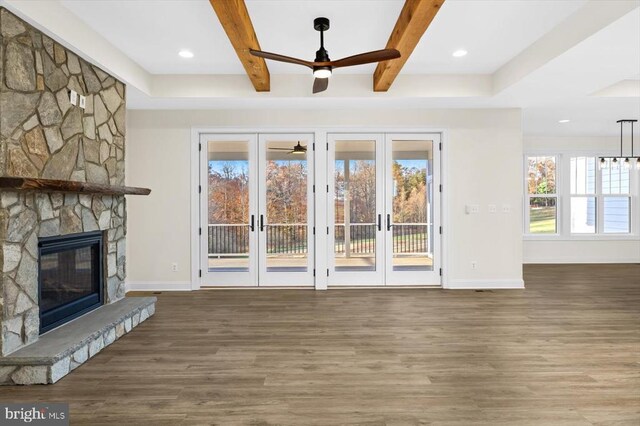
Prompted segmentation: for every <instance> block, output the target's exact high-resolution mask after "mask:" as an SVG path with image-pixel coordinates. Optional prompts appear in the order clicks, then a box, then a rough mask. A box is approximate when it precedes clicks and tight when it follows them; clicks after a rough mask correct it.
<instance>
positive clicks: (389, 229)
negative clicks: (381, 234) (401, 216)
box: [387, 214, 393, 231]
mask: <svg viewBox="0 0 640 426" xmlns="http://www.w3.org/2000/svg"><path fill="white" fill-rule="evenodd" d="M392 226H393V225H392V224H391V215H390V214H388V215H387V231H391V227H392Z"/></svg>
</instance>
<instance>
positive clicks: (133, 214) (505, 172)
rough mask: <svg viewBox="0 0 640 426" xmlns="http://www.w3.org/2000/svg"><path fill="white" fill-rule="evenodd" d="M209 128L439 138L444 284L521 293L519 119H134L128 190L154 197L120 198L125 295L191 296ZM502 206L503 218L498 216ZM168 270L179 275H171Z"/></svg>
mask: <svg viewBox="0 0 640 426" xmlns="http://www.w3.org/2000/svg"><path fill="white" fill-rule="evenodd" d="M211 126H227V127H235V128H244V127H247V128H259V127H287V128H288V127H306V128H314V127H323V128H325V129H331V128H333V129H336V130H339V127H342V128H345V127H347V126H348V127H354V128H355V127H360V128H362V127H367V128H371V131H374V130H375V129H382V128H385V127H386V128H390V127H393V128H396V129H397V128H403V127H407V128H409V127H413V128H416V127H420V128H434V129H436V128H437V129H446V132H447V133H446V138H447V139H446V141H445V143H446V144H448V148H447V149H448V159H447V164H446V165H445V167H447V169H448V177H449V179H448V181H445V185H446V190H447V192H448V197H449V201H448V208H449V213H448V225H447V227H446V228H445V233H448V238H449V247H450V250H449V251H448V254H449V258H448V263H447V264H445V268H447V270H446V274H447V279H448V281H449V285H450V287H483V286H484V287H487V286H488V287H509V286H511V287H517V286H521V285H522V196H523V195H522V184H521V182H522V161H521V159H522V153H523V151H522V125H521V112H520V110H517V109H501V110H486V109H484V110H416V109H411V110H399V109H386V110H361V111H358V110H273V109H271V110H213V111H211V110H207V111H203V110H197V111H167V110H154V111H152V110H133V111H129V113H128V129H127V153H126V159H127V174H126V175H127V183H128V184H129V185H134V186H148V187H150V188H151V189H152V191H153V192H152V193H151V195H150V196H148V197H129V199H128V222H127V223H128V238H127V242H128V244H127V248H128V262H127V265H128V269H127V275H128V282H129V283H130V284H131V286H132V287H133V288H158V289H163V288H164V289H170V288H184V289H187V288H189V287H190V284H189V283H190V270H189V265H190V263H191V256H194V255H195V256H197V254H196V253H190V247H191V243H190V238H191V235H190V191H191V188H190V173H191V172H190V167H191V165H190V147H191V128H192V127H211ZM338 126H339V127H338ZM445 179H446V176H445ZM465 204H479V205H480V206H481V211H480V213H479V214H474V215H466V214H465V211H464V206H465ZM489 204H496V205H498V206H499V210H498V213H493V214H489V213H488V212H487V206H488V205H489ZM503 204H506V205H509V206H510V207H511V211H510V213H502V210H501V206H502V205H503ZM471 261H476V262H477V268H476V269H472V268H471ZM174 262H176V263H178V264H179V268H180V270H179V271H178V272H171V264H172V263H174Z"/></svg>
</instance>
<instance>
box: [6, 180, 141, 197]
mask: <svg viewBox="0 0 640 426" xmlns="http://www.w3.org/2000/svg"><path fill="white" fill-rule="evenodd" d="M0 191H30V192H70V193H79V194H95V195H149V194H150V193H151V190H150V189H149V188H138V187H134V186H114V185H102V184H99V183H87V182H76V181H70V180H54V179H39V178H27V177H0Z"/></svg>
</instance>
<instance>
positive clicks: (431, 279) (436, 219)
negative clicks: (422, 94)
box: [383, 133, 442, 286]
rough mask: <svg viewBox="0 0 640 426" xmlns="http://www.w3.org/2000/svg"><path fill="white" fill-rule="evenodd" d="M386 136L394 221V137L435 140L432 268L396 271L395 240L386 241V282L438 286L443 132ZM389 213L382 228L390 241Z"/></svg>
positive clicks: (388, 209) (388, 206) (388, 202)
mask: <svg viewBox="0 0 640 426" xmlns="http://www.w3.org/2000/svg"><path fill="white" fill-rule="evenodd" d="M384 137H385V144H384V145H385V155H384V168H385V176H384V179H385V194H384V195H385V213H386V214H387V215H390V220H391V222H393V173H392V167H393V166H392V165H393V144H392V142H393V141H394V140H415V141H424V140H427V141H432V164H433V170H432V176H433V181H432V194H431V199H430V200H429V201H430V202H432V203H433V218H431V223H432V225H431V228H430V231H431V232H433V234H434V236H435V238H433V250H432V253H433V269H432V270H431V271H415V272H414V271H394V270H393V244H391V243H387V244H385V284H386V285H388V286H406V285H411V286H416V285H428V286H439V285H441V280H440V264H441V263H440V262H441V258H442V253H441V244H440V243H441V238H440V234H439V229H438V227H439V226H440V223H441V204H440V190H439V188H440V171H441V170H440V169H441V162H440V154H441V151H440V142H441V135H440V134H438V133H415V134H411V133H386V134H385V135H384ZM387 220H388V217H385V218H383V224H384V226H383V229H384V230H385V231H386V238H387V241H389V240H390V239H391V238H392V231H389V230H387Z"/></svg>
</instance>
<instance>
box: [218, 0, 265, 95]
mask: <svg viewBox="0 0 640 426" xmlns="http://www.w3.org/2000/svg"><path fill="white" fill-rule="evenodd" d="M209 2H210V3H211V6H212V7H213V10H214V11H215V12H216V15H218V19H219V20H220V23H221V24H222V27H223V28H224V31H225V32H226V33H227V37H229V41H231V44H232V45H233V48H234V49H235V51H236V54H237V55H238V58H239V59H240V62H242V66H243V67H244V69H245V71H246V72H247V76H249V79H250V80H251V83H252V84H253V87H255V89H256V92H268V91H269V90H270V86H271V78H270V75H269V69H268V68H267V63H266V62H265V60H264V59H263V58H259V57H257V56H253V55H252V54H251V53H249V49H255V50H261V49H260V43H259V42H258V37H257V36H256V32H255V30H254V29H253V24H252V23H251V18H250V17H249V12H248V11H247V6H246V4H245V3H244V0H209Z"/></svg>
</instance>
